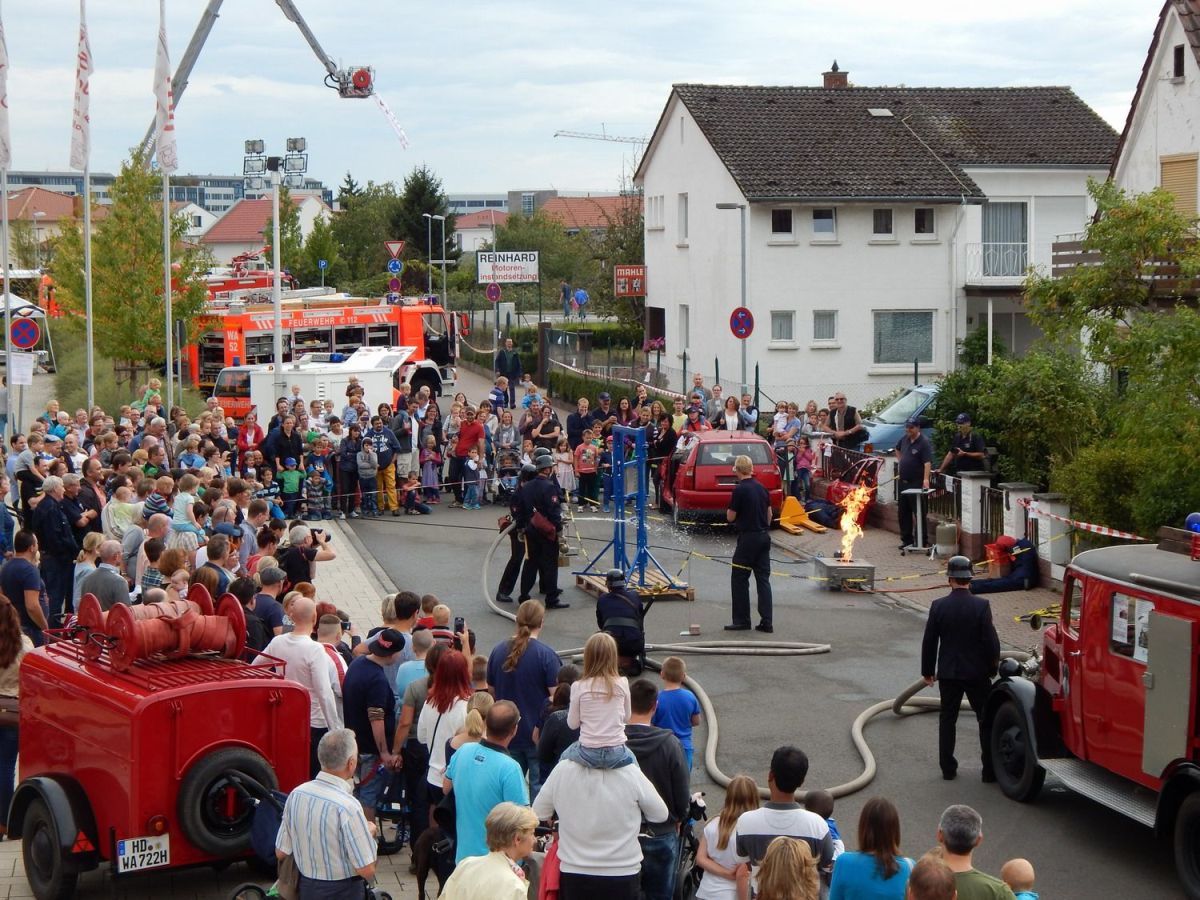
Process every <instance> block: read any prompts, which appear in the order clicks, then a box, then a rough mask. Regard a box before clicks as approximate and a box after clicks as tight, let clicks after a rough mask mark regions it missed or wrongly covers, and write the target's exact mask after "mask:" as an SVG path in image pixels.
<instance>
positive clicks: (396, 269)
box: [388, 259, 404, 275]
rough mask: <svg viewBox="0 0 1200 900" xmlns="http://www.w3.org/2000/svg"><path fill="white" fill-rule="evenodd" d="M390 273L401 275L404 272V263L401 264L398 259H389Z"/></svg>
mask: <svg viewBox="0 0 1200 900" xmlns="http://www.w3.org/2000/svg"><path fill="white" fill-rule="evenodd" d="M388 271H389V272H391V273H392V274H393V275H399V274H400V273H401V272H403V271H404V263H402V262H400V260H398V259H389V260H388Z"/></svg>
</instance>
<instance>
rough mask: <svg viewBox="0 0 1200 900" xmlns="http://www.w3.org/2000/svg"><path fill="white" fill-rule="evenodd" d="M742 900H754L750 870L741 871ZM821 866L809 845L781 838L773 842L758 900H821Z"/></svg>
mask: <svg viewBox="0 0 1200 900" xmlns="http://www.w3.org/2000/svg"><path fill="white" fill-rule="evenodd" d="M737 881H738V898H739V900H750V892H749V889H748V888H749V882H750V871H749V867H748V866H745V865H742V866H739V867H738V879H737ZM820 895H821V888H820V879H819V878H818V877H817V863H816V860H815V859H813V855H812V850H810V849H809V846H808V844H807V843H805V842H804V841H801V840H797V839H795V838H790V837H784V836H782V835H781V836H780V837H777V838H775V839H773V840H772V841H771V843H770V844H769V845H768V846H767V852H766V853H765V854H764V855H763V861H762V866H761V867H760V868H759V871H758V889H757V890H756V891H755V893H754V896H755V898H756V900H817V898H818V897H820Z"/></svg>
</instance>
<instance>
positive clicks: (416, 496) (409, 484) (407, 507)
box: [400, 469, 433, 516]
mask: <svg viewBox="0 0 1200 900" xmlns="http://www.w3.org/2000/svg"><path fill="white" fill-rule="evenodd" d="M400 490H401V491H402V492H403V498H402V500H401V503H403V504H404V512H405V513H407V514H408V515H410V516H427V515H429V514H430V513H431V512H433V510H432V509H431V508H430V507H429V504H427V503H422V502H421V478H420V476H419V475H417V470H416V469H412V470H410V471H409V473H408V478H406V479H405V480H404V483H403V484H402V485H400Z"/></svg>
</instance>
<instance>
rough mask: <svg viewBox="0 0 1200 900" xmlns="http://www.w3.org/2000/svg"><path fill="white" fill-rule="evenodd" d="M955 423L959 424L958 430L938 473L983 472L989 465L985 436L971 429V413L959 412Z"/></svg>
mask: <svg viewBox="0 0 1200 900" xmlns="http://www.w3.org/2000/svg"><path fill="white" fill-rule="evenodd" d="M954 424H955V425H957V426H958V432H957V433H956V434H955V435H954V440H953V441H951V443H950V450H949V452H947V453H946V457H945V459H943V460H942V464H941V465H940V466H938V473H939V474H945V473H946V472H949V473H950V474H951V475H958V474H960V473H962V472H982V471H983V470H984V469H985V468H986V466H987V447H986V446H985V445H984V443H983V436H982V435H978V434H975V433H974V432H973V431H972V430H971V427H972V426H971V414H970V413H965V412H963V413H959V414H958V415H957V416H956V417H955V419H954Z"/></svg>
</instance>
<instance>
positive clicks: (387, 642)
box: [367, 628, 404, 656]
mask: <svg viewBox="0 0 1200 900" xmlns="http://www.w3.org/2000/svg"><path fill="white" fill-rule="evenodd" d="M403 649H404V632H402V631H397V630H396V629H395V628H385V629H383V631H380V632H377V633H376V634H375V635H374V636H372V637H370V638H368V640H367V652H368V653H370V654H372V655H373V656H391V655H393V654H395V653H399V652H400V651H401V650H403Z"/></svg>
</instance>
